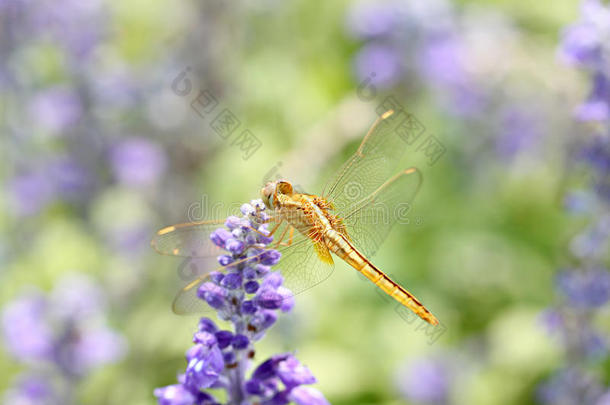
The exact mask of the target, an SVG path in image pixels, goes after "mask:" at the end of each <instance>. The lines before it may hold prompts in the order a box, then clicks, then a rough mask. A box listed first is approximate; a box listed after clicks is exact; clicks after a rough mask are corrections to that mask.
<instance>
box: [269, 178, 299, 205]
mask: <svg viewBox="0 0 610 405" xmlns="http://www.w3.org/2000/svg"><path fill="white" fill-rule="evenodd" d="M293 192H294V190H293V188H292V184H291V183H290V182H289V181H286V180H278V181H270V182H269V183H267V184H265V187H263V188H262V189H261V197H262V199H263V202H264V203H265V205H266V206H267V208H269V209H271V210H273V209H276V208H278V207H279V200H278V195H282V194H285V195H291V194H292V193H293Z"/></svg>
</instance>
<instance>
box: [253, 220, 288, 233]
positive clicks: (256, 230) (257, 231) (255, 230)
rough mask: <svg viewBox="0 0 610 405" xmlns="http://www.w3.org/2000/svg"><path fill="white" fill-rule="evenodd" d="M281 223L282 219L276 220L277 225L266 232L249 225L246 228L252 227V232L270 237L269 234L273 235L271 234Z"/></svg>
mask: <svg viewBox="0 0 610 405" xmlns="http://www.w3.org/2000/svg"><path fill="white" fill-rule="evenodd" d="M281 224H282V221H280V222H278V223H277V225H276V226H274V227H273V229H271V230H270V231H269V232H267V233H264V232H261V231H259V230H258V229H255V228H253V227H251V226H249V227H248V228H250V229H252V230H253V231H254V232H256V233H258V234H260V235H263V236H266V237H270V236H273V234H274V233H275V231H277V228H279V227H280V225H281Z"/></svg>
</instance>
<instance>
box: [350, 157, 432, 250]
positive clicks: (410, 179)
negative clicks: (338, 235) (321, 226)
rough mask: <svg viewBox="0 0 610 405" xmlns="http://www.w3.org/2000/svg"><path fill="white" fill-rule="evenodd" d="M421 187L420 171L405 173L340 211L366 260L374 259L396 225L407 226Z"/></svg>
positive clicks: (399, 174) (412, 169) (408, 170)
mask: <svg viewBox="0 0 610 405" xmlns="http://www.w3.org/2000/svg"><path fill="white" fill-rule="evenodd" d="M421 184H422V175H421V172H420V171H419V170H417V169H416V168H410V169H407V170H403V171H402V172H399V173H397V174H396V175H394V176H393V177H391V178H390V179H389V180H387V181H386V182H385V183H383V184H382V185H381V186H379V187H378V188H377V189H376V190H374V191H373V192H372V193H371V194H369V195H368V196H367V197H365V198H363V199H361V200H360V201H357V202H355V203H353V204H352V205H351V206H350V207H347V208H346V209H345V210H344V211H343V212H338V215H339V216H340V217H342V218H343V223H344V225H345V228H346V231H347V234H348V235H349V237H350V238H351V239H352V243H353V244H354V246H356V248H357V249H358V250H360V251H361V252H362V253H363V254H364V255H366V256H367V257H371V256H373V255H374V254H375V252H377V250H378V249H379V247H380V246H381V244H382V243H383V241H384V240H385V238H386V237H387V236H388V234H389V233H390V230H391V229H392V226H393V225H394V224H395V223H397V222H399V223H408V221H409V219H408V217H407V215H408V214H409V212H410V210H411V203H412V201H413V199H414V198H415V195H416V194H417V192H418V191H419V189H420V187H421Z"/></svg>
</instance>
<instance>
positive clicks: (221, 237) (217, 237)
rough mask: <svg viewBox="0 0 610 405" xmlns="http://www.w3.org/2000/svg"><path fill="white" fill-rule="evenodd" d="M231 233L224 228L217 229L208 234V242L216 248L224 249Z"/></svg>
mask: <svg viewBox="0 0 610 405" xmlns="http://www.w3.org/2000/svg"><path fill="white" fill-rule="evenodd" d="M232 237H233V235H231V232H229V231H227V230H226V229H224V228H218V229H216V230H215V231H214V232H212V233H211V234H210V240H211V241H212V242H214V244H215V245H216V246H218V247H221V248H224V247H225V244H226V243H227V241H228V240H229V239H230V238H232Z"/></svg>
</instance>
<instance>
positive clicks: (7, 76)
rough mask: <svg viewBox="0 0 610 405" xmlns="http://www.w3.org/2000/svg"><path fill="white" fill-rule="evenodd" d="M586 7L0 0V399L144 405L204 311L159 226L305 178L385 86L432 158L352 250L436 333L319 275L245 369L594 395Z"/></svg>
mask: <svg viewBox="0 0 610 405" xmlns="http://www.w3.org/2000/svg"><path fill="white" fill-rule="evenodd" d="M604 7H606V6H604V5H603V4H602V3H599V2H595V1H588V2H583V3H579V2H578V1H575V0H553V1H551V0H546V1H539V2H512V1H508V0H460V1H456V2H450V1H448V0H447V1H443V0H409V1H406V0H401V1H398V0H397V1H394V0H389V1H379V2H376V1H366V2H347V1H335V2H325V1H312V0H309V1H303V0H296V1H292V0H288V1H276V0H243V1H236V2H223V1H207V0H206V1H199V2H195V1H188V2H169V1H166V0H158V1H155V2H144V1H139V0H135V1H131V2H119V1H104V0H91V1H86V2H81V1H76V0H62V1H60V2H55V1H53V2H52V1H50V0H39V1H36V2H32V1H24V0H8V1H0V61H1V63H0V89H1V92H0V114H1V115H0V126H1V134H2V135H1V136H2V137H1V139H2V147H1V148H0V154H1V156H0V158H1V159H2V162H3V165H2V166H1V168H0V177H1V179H2V183H3V185H4V187H3V188H2V191H1V192H0V265H1V266H0V269H1V270H0V303H1V305H2V308H3V310H2V312H3V315H2V335H3V340H2V341H3V347H2V349H1V350H0V392H4V394H3V395H4V400H5V403H8V404H43V403H44V404H48V403H56V402H52V401H51V400H50V399H49V398H56V397H57V396H58V395H59V394H58V393H61V395H59V396H60V397H62V398H71V399H72V400H73V401H75V402H76V403H87V404H110V403H111V404H117V403H124V404H150V403H154V402H155V398H154V396H153V394H152V392H153V389H154V388H155V387H159V386H164V385H168V384H172V383H174V381H175V379H176V374H177V372H179V371H180V370H184V366H185V361H184V351H185V350H186V349H187V348H188V347H190V345H191V334H192V332H193V331H194V329H195V328H196V323H197V317H180V316H177V315H174V314H173V313H172V311H171V301H172V299H173V296H174V294H175V292H176V290H177V288H179V286H180V282H181V272H182V271H183V270H184V266H185V263H184V262H183V261H182V260H180V259H178V258H169V257H161V256H157V255H156V254H155V253H154V252H153V251H152V249H151V248H150V246H149V240H150V238H151V236H152V235H153V233H154V232H155V230H156V229H159V228H161V227H163V226H166V225H169V224H172V223H176V222H185V221H188V220H198V219H203V218H208V217H210V216H220V217H226V216H227V215H229V214H230V213H231V212H228V209H227V208H226V207H235V208H237V207H239V205H240V204H241V203H244V202H248V201H250V200H251V199H253V198H258V190H259V189H260V187H261V185H262V184H264V182H265V181H268V180H275V179H277V178H279V177H285V178H288V179H290V180H292V181H293V182H294V183H296V184H298V185H300V186H302V187H303V188H304V189H305V190H307V191H308V192H312V193H317V192H320V191H321V189H322V186H323V185H324V183H325V181H326V179H327V178H328V177H329V176H330V175H332V173H333V172H334V171H335V170H337V169H338V168H339V167H340V165H341V164H342V163H343V162H344V161H345V160H346V159H347V158H348V157H349V156H350V155H351V154H352V153H353V152H354V151H355V149H356V148H357V146H358V144H359V142H360V140H361V139H362V137H363V135H364V134H365V133H366V130H367V129H368V127H369V126H370V125H371V124H372V123H373V122H374V120H375V118H376V114H377V110H378V109H379V108H382V107H383V106H384V105H385V106H387V105H388V103H390V102H395V103H398V104H399V105H401V106H402V107H403V108H404V109H405V110H406V111H408V112H409V113H411V114H412V115H413V117H415V118H416V120H417V122H418V123H419V124H420V125H421V127H422V128H424V132H423V135H421V138H420V140H422V141H423V140H425V142H429V143H426V145H432V146H431V149H430V148H424V147H417V145H416V144H415V143H414V146H413V147H411V148H410V149H409V152H408V154H407V157H406V158H405V161H404V162H405V163H404V164H405V165H417V166H418V167H420V169H421V170H422V172H423V175H424V185H423V187H422V189H421V192H420V194H419V195H418V197H417V199H416V200H415V204H414V206H413V210H412V211H411V213H410V214H409V215H410V216H409V219H410V221H409V223H408V224H404V225H402V226H397V227H395V228H394V230H393V232H392V234H391V235H390V237H389V238H388V239H387V241H386V242H385V244H384V245H383V247H382V249H381V250H380V251H379V252H378V253H377V254H376V256H375V257H374V259H373V261H374V262H375V263H376V264H377V265H378V266H379V267H380V268H381V269H383V270H384V271H386V272H387V273H388V274H391V275H393V276H394V277H395V278H396V279H397V281H400V282H401V283H402V284H403V285H404V286H405V287H407V288H408V289H409V290H410V291H412V292H413V293H414V294H415V295H416V296H417V297H418V298H420V299H421V301H422V302H424V303H425V304H426V306H427V307H428V308H429V309H430V310H431V311H432V312H433V313H434V314H435V315H436V316H437V317H438V318H439V319H440V320H441V325H440V326H439V327H438V329H434V330H432V329H430V328H428V327H426V326H425V324H423V323H421V322H420V321H419V320H417V321H415V320H413V319H412V318H410V317H405V316H404V313H401V312H400V311H396V307H395V305H394V304H393V303H391V302H388V301H387V300H385V299H382V298H381V297H380V295H379V294H378V293H377V292H376V290H375V288H374V287H373V286H372V285H371V284H370V283H365V282H362V281H361V279H360V278H359V277H357V275H356V273H355V272H354V271H353V270H352V269H350V268H348V267H347V266H345V265H344V264H342V263H339V264H337V266H336V270H335V272H334V274H333V276H332V277H331V278H330V279H328V280H327V281H326V282H324V283H322V284H321V285H319V286H317V287H316V288H314V289H311V290H309V291H307V292H305V293H303V294H301V295H299V296H298V297H297V301H296V307H295V310H294V312H293V313H291V314H288V315H286V316H284V317H283V318H282V319H281V321H280V323H279V324H278V326H277V327H276V328H274V329H273V330H272V331H271V334H270V336H268V337H267V338H266V339H265V340H263V341H262V342H261V343H260V344H259V345H258V351H259V352H258V353H260V356H261V357H260V358H265V356H266V355H269V354H271V353H275V352H279V351H294V350H296V351H297V354H298V356H299V359H300V360H301V361H302V362H303V363H304V364H306V365H307V366H308V367H309V368H310V369H311V370H312V372H313V373H314V374H315V375H316V377H317V378H318V380H319V383H318V384H317V387H318V388H319V389H320V390H321V391H322V392H323V393H324V395H325V396H326V398H328V399H329V401H330V402H331V403H333V404H470V405H477V404H516V403H519V404H598V405H603V404H609V403H610V396H609V395H607V394H605V392H606V390H607V388H606V387H607V385H608V383H607V382H608V379H609V378H610V362H609V361H608V358H607V341H608V332H609V331H610V322H609V321H608V320H609V319H610V318H609V317H608V307H607V305H606V303H607V300H608V294H609V293H610V279H609V276H608V273H607V271H606V269H605V264H607V263H606V262H607V259H608V257H607V247H608V234H610V219H609V218H610V217H608V215H607V206H606V205H605V204H606V201H608V198H609V196H610V192H609V190H610V182H608V181H607V180H606V178H607V177H604V176H605V175H606V174H607V172H608V170H609V169H610V158H609V156H610V146H609V144H608V142H607V139H608V129H607V128H608V124H607V122H608V121H607V119H608V115H609V114H608V111H609V110H608V103H609V102H610V85H609V84H608V81H606V77H608V76H607V74H608V72H609V71H610V68H608V66H610V65H609V64H608V60H609V59H607V58H606V56H607V51H608V49H606V48H607V46H608V45H607V44H609V43H610V39H608V36H607V35H608V33H609V32H610V11H608V9H607V8H604ZM604 35H606V36H605V37H604ZM604 38H605V39H604ZM217 117H221V119H228V120H229V121H223V122H229V123H230V125H229V126H230V127H231V130H234V132H231V131H228V130H227V129H226V128H225V127H222V125H221V126H219V121H214V120H215V119H216V118H217ZM222 117H224V118H222ZM223 128H224V129H223ZM246 130H247V131H246ZM244 131H246V132H244ZM418 142H419V141H418ZM217 207H222V208H220V209H217ZM258 353H257V356H258ZM58 370H59V371H58ZM64 401H67V400H64ZM604 401H607V402H604ZM61 403H67V402H61Z"/></svg>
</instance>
